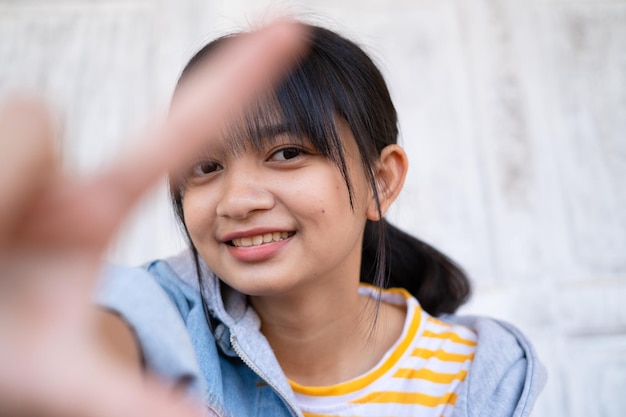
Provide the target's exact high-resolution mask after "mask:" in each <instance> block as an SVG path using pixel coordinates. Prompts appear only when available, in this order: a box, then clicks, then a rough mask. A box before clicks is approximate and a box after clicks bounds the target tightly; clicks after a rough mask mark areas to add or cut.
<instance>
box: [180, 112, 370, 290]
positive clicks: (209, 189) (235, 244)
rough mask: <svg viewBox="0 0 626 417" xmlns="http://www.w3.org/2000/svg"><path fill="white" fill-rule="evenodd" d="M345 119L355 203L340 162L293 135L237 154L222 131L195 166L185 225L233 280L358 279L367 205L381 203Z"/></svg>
mask: <svg viewBox="0 0 626 417" xmlns="http://www.w3.org/2000/svg"><path fill="white" fill-rule="evenodd" d="M338 125H339V133H340V136H341V138H342V141H343V144H344V148H345V149H344V151H345V158H346V163H347V166H348V169H349V175H350V181H351V185H352V187H353V208H352V207H351V206H350V198H349V194H348V188H347V185H346V182H345V180H344V178H343V176H342V175H341V172H340V171H339V169H338V167H337V165H335V163H333V162H332V161H330V160H328V159H326V158H324V157H322V156H320V155H318V154H317V152H316V151H315V149H313V147H311V146H309V145H307V144H304V145H302V141H301V140H297V139H294V138H293V137H290V135H289V134H288V133H281V134H278V135H277V136H276V137H275V138H274V140H273V141H267V143H268V145H265V146H262V147H261V149H260V150H259V151H256V150H254V149H249V150H245V151H241V152H231V151H230V150H229V149H231V148H232V146H231V147H229V145H228V143H227V142H226V141H227V140H226V139H224V138H216V139H214V140H212V142H211V143H210V144H209V148H210V151H209V152H208V153H207V154H206V155H205V156H203V159H202V160H201V161H200V162H198V163H197V164H195V165H194V166H193V168H192V171H191V173H190V174H189V176H188V180H187V185H186V189H185V194H184V199H183V211H184V217H185V222H186V225H187V229H188V231H189V235H190V237H191V239H192V241H193V244H194V245H195V247H196V248H197V250H198V253H199V254H200V256H201V257H202V258H203V259H204V260H205V262H206V263H207V265H208V266H209V268H210V269H211V270H212V271H213V272H215V273H216V274H217V276H219V277H220V278H221V279H222V280H223V281H224V282H226V283H227V284H228V285H230V286H231V287H233V288H235V289H237V290H239V291H240V292H242V293H244V294H248V295H252V296H270V295H274V296H279V295H284V294H289V293H290V292H292V291H298V290H300V289H307V288H308V289H311V288H313V287H312V286H315V285H322V286H324V287H325V288H330V287H328V285H333V282H334V283H339V282H341V281H345V280H346V279H350V277H351V279H353V280H355V282H358V280H359V267H360V256H361V244H362V235H363V229H364V227H365V221H366V211H367V208H368V207H371V206H372V205H373V204H374V202H373V197H372V192H371V189H370V186H369V183H368V181H367V180H366V177H365V173H364V170H363V167H362V164H361V161H360V156H359V152H358V149H357V145H356V142H355V140H354V137H353V135H352V133H351V132H350V129H349V128H348V127H347V126H346V125H345V123H343V124H342V123H338ZM270 130H271V129H270ZM270 143H271V144H270Z"/></svg>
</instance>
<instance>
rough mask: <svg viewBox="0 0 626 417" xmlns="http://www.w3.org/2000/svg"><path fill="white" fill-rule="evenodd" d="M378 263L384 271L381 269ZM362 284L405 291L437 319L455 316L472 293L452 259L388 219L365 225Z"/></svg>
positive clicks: (467, 281)
mask: <svg viewBox="0 0 626 417" xmlns="http://www.w3.org/2000/svg"><path fill="white" fill-rule="evenodd" d="M381 239H383V240H384V248H381V245H380V243H382V242H381ZM379 248H380V250H379ZM381 251H382V254H381V253H380V252H381ZM378 260H383V261H384V263H385V267H384V268H380V267H378V268H377V263H378ZM361 282H366V283H370V284H374V285H377V286H380V287H381V288H392V287H401V288H404V289H406V290H407V291H409V292H410V293H411V294H412V295H413V296H414V297H415V298H417V300H418V301H419V303H420V305H421V306H422V308H423V309H424V310H425V311H426V312H428V313H429V314H431V315H433V316H439V315H441V314H446V313H454V312H455V311H456V309H457V308H459V307H460V306H461V305H462V304H463V303H465V302H466V301H467V300H468V298H469V296H470V293H471V287H470V283H469V280H468V278H467V276H466V275H465V273H464V272H463V271H462V270H461V268H460V267H459V266H458V265H456V264H455V263H454V262H453V261H452V260H451V259H450V258H448V257H447V256H446V255H444V254H443V253H441V252H439V251H438V250H437V249H435V248H433V247H432V246H430V245H428V244H427V243H425V242H422V241H421V240H419V239H416V238H414V237H413V236H411V235H409V234H408V233H405V232H403V231H402V230H400V229H398V228H397V227H395V226H393V225H392V224H390V223H389V222H387V221H386V220H384V219H383V220H381V221H379V222H372V221H369V220H368V221H367V224H366V225H365V235H364V237H363V251H362V257H361Z"/></svg>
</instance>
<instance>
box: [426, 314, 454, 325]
mask: <svg viewBox="0 0 626 417" xmlns="http://www.w3.org/2000/svg"><path fill="white" fill-rule="evenodd" d="M428 321H429V322H431V323H435V324H438V325H439V326H442V327H452V325H451V324H450V323H446V322H445V321H441V320H439V319H436V318H434V317H432V316H430V317H428Z"/></svg>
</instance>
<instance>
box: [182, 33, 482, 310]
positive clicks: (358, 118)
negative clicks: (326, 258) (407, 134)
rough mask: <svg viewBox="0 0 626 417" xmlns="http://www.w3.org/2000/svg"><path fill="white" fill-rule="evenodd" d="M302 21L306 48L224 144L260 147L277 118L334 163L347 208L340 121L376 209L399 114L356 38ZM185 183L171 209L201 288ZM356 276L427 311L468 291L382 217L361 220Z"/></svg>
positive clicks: (200, 57)
mask: <svg viewBox="0 0 626 417" xmlns="http://www.w3.org/2000/svg"><path fill="white" fill-rule="evenodd" d="M307 26H308V29H309V37H310V39H309V49H308V52H307V53H306V54H305V56H304V57H302V58H301V60H300V61H299V62H298V64H297V65H296V67H295V68H294V69H292V70H291V71H290V73H289V74H288V75H287V77H286V78H285V79H284V80H283V81H282V82H281V83H279V84H278V86H277V87H276V88H275V89H274V91H273V92H272V94H271V95H269V96H268V97H265V96H264V98H262V99H260V100H259V101H257V103H256V104H255V105H254V106H252V107H251V108H250V109H249V110H247V111H246V114H245V116H244V119H245V120H244V123H238V124H235V126H233V127H231V128H230V130H229V132H228V134H231V135H234V137H236V138H237V140H233V141H230V142H232V143H233V144H234V145H233V146H239V147H244V148H245V147H253V148H259V147H260V146H261V145H262V143H263V141H264V140H267V138H268V137H270V138H271V137H272V136H273V135H267V134H264V133H263V132H265V129H266V127H267V126H268V125H273V124H272V123H271V122H274V123H275V120H270V119H276V118H278V119H279V120H280V122H281V123H282V124H283V125H284V126H282V128H284V129H286V130H288V131H289V132H291V133H293V136H294V137H295V138H300V139H301V140H303V141H304V140H307V141H308V143H309V144H310V145H312V146H313V147H314V148H315V149H316V151H317V152H319V154H320V155H322V156H323V157H326V158H328V159H329V160H331V161H333V162H334V163H335V164H336V165H337V167H338V169H339V170H340V172H341V173H342V175H343V177H344V180H345V182H346V185H347V187H348V193H349V198H350V204H351V205H352V202H353V195H352V194H353V190H352V185H351V182H350V177H349V175H348V169H347V165H346V161H345V157H344V151H343V144H342V141H341V138H340V136H339V134H338V125H337V123H338V122H339V120H342V121H344V122H345V123H346V124H347V125H348V126H349V128H350V129H351V132H352V134H353V136H354V138H355V140H356V143H357V146H358V149H359V152H360V157H361V161H362V165H363V168H364V172H365V174H366V176H367V179H368V181H369V183H370V186H371V188H372V190H373V194H374V198H375V201H376V204H377V207H378V211H379V214H380V204H379V198H378V192H377V187H376V177H375V175H374V171H373V168H374V167H375V164H376V162H377V161H378V160H379V158H380V153H381V151H382V150H383V148H385V147H386V146H388V145H391V144H395V143H397V137H398V121H397V113H396V110H395V107H394V105H393V102H392V100H391V97H390V94H389V91H388V89H387V85H386V83H385V80H384V78H383V76H382V74H381V73H380V71H379V70H378V68H377V67H376V65H375V64H374V62H373V61H372V60H371V58H370V57H369V56H368V55H367V54H366V53H365V52H364V51H363V49H361V48H360V47H359V46H358V45H356V44H355V43H354V42H352V41H350V40H348V39H346V38H344V37H342V36H340V35H338V34H337V33H335V32H333V31H330V30H328V29H325V28H321V27H318V26H313V25H307ZM236 36H239V35H238V34H233V35H228V36H224V37H221V38H218V39H216V40H214V41H212V42H210V43H209V44H207V45H206V46H204V47H203V48H202V49H200V51H198V52H197V53H196V54H195V55H194V56H193V58H192V59H191V60H190V61H189V63H188V64H187V65H186V67H185V68H184V70H183V72H182V75H181V77H180V80H179V83H180V82H181V81H182V80H184V79H185V77H186V76H187V75H188V74H189V73H191V72H192V71H193V70H194V68H196V67H197V66H198V65H199V64H200V63H202V62H203V61H204V60H205V59H206V58H208V56H210V55H211V53H212V52H213V51H214V49H215V48H216V47H218V46H220V45H222V44H224V43H227V42H228V41H229V40H230V39H233V38H234V37H236ZM242 129H243V130H242ZM270 140H271V139H270ZM235 151H236V150H235ZM184 187H185V185H184V179H183V178H182V177H181V176H179V175H177V174H174V173H172V174H171V175H170V194H171V198H172V203H173V206H174V211H175V213H176V215H177V217H178V219H179V221H180V222H181V224H182V226H183V228H184V231H185V233H186V235H187V238H188V240H189V244H190V246H191V250H192V253H193V255H194V257H195V258H194V259H195V263H196V267H197V271H198V280H199V284H200V286H201V288H202V284H203V282H202V281H203V280H202V277H201V276H200V272H199V271H200V269H199V258H198V256H199V255H198V252H197V250H196V248H195V247H194V245H193V242H192V241H191V238H190V236H189V232H188V231H187V229H186V225H185V217H184V212H183V204H182V201H183V195H184ZM381 219H382V215H381ZM360 279H361V281H362V282H367V283H371V284H374V285H376V286H378V287H380V288H389V287H402V288H405V289H407V290H408V291H409V292H410V293H411V294H413V295H414V296H415V297H416V298H417V299H418V300H419V302H420V304H421V305H422V307H423V308H424V310H426V311H427V312H429V313H430V314H432V315H440V314H444V313H453V312H454V311H455V310H456V309H457V308H458V307H459V306H460V305H462V304H463V303H464V302H465V301H466V300H467V298H468V297H469V294H470V284H469V281H468V279H467V277H466V276H465V274H464V273H463V271H462V270H461V269H460V268H459V267H458V266H457V265H455V264H454V263H453V262H452V261H451V260H450V259H449V258H448V257H446V256H445V255H443V254H442V253H440V252H439V251H437V250H436V249H434V248H433V247H431V246H429V245H427V244H426V243H424V242H422V241H420V240H418V239H416V238H414V237H412V236H410V235H408V234H407V233H405V232H403V231H401V230H400V229H398V228H396V227H395V226H392V225H391V224H390V223H388V222H387V221H386V220H384V219H382V220H380V221H376V222H374V221H370V220H368V221H367V223H366V226H365V233H364V239H363V251H362V260H361V272H360ZM205 308H206V306H205Z"/></svg>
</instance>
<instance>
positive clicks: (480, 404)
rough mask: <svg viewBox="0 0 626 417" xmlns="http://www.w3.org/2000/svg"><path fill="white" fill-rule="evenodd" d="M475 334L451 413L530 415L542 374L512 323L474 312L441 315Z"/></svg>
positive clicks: (537, 361)
mask: <svg viewBox="0 0 626 417" xmlns="http://www.w3.org/2000/svg"><path fill="white" fill-rule="evenodd" d="M441 319H442V320H443V321H445V322H448V323H452V324H459V325H463V326H466V327H469V328H471V329H472V330H473V331H474V332H475V333H476V335H477V346H476V352H475V356H474V360H473V362H472V366H471V368H470V371H469V373H468V376H467V380H466V381H465V384H464V389H463V391H462V392H461V393H460V395H459V397H458V400H457V404H456V406H455V413H454V416H457V417H460V416H468V417H469V416H482V415H490V416H494V417H496V416H502V417H505V416H506V417H509V416H514V417H522V416H528V415H530V412H531V410H532V407H533V405H534V402H535V400H536V398H537V396H538V395H539V392H540V391H541V390H542V389H543V386H544V384H545V379H546V374H545V370H544V368H543V366H542V365H541V363H540V362H539V360H538V358H537V355H536V353H535V351H534V349H533V347H532V345H531V343H530V342H529V341H528V339H527V338H526V337H525V336H524V335H523V334H522V333H521V332H520V331H519V330H518V329H517V328H516V327H514V326H513V325H511V324H508V323H505V322H501V321H498V320H493V319H489V318H485V317H476V316H455V315H451V316H444V317H442V318H441Z"/></svg>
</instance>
